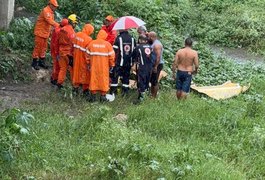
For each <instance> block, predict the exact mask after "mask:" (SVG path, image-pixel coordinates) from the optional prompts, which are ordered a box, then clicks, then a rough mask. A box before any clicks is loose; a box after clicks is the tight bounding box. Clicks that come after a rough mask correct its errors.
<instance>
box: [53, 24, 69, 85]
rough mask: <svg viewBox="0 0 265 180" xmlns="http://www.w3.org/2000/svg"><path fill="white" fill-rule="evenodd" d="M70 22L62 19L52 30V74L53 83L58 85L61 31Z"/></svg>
mask: <svg viewBox="0 0 265 180" xmlns="http://www.w3.org/2000/svg"><path fill="white" fill-rule="evenodd" d="M67 24H68V19H62V21H61V23H60V26H59V27H56V28H54V29H53V31H52V37H51V44H50V49H51V57H52V62H53V69H52V75H51V83H52V84H53V85H57V80H58V74H59V70H60V67H59V41H58V40H59V32H60V30H61V28H62V27H64V26H66V25H67Z"/></svg>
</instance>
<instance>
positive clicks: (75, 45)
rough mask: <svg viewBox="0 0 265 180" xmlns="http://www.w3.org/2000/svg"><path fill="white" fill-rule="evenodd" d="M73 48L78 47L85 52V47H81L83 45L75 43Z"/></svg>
mask: <svg viewBox="0 0 265 180" xmlns="http://www.w3.org/2000/svg"><path fill="white" fill-rule="evenodd" d="M74 48H77V49H80V50H81V51H83V52H86V48H83V47H81V46H79V45H77V44H74Z"/></svg>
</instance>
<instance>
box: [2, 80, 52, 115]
mask: <svg viewBox="0 0 265 180" xmlns="http://www.w3.org/2000/svg"><path fill="white" fill-rule="evenodd" d="M50 89H51V86H50V84H49V83H47V82H42V83H32V84H25V83H18V84H10V83H0V113H1V112H3V111H4V110H5V109H8V108H13V107H19V106H20V105H21V103H24V102H27V101H34V102H37V101H38V100H40V98H41V97H42V95H43V94H44V93H47V92H49V91H50Z"/></svg>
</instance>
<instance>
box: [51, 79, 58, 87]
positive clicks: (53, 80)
mask: <svg viewBox="0 0 265 180" xmlns="http://www.w3.org/2000/svg"><path fill="white" fill-rule="evenodd" d="M50 82H51V84H52V85H55V86H56V85H57V80H55V79H52V78H51V81H50Z"/></svg>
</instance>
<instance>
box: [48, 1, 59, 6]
mask: <svg viewBox="0 0 265 180" xmlns="http://www.w3.org/2000/svg"><path fill="white" fill-rule="evenodd" d="M49 3H50V4H51V5H53V6H55V7H58V6H59V5H58V2H57V0H50V1H49Z"/></svg>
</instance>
